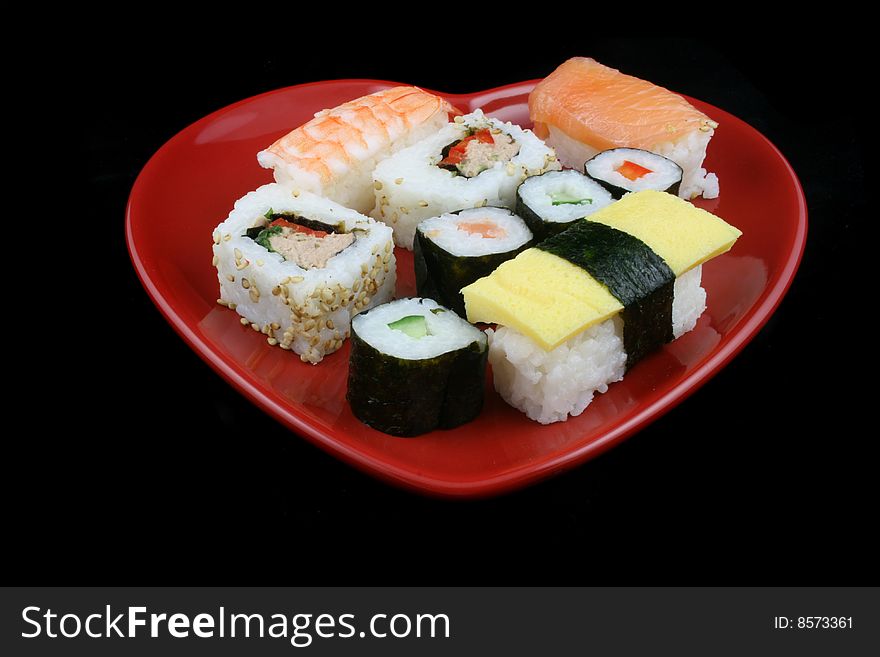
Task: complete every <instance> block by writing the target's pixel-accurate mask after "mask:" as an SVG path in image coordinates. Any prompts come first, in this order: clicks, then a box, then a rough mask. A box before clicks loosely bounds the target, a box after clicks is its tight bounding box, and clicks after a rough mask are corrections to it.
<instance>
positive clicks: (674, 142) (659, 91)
mask: <svg viewBox="0 0 880 657" xmlns="http://www.w3.org/2000/svg"><path fill="white" fill-rule="evenodd" d="M529 115H530V116H531V118H532V121H534V123H535V133H536V134H537V135H538V136H539V137H541V138H542V139H545V140H546V141H547V142H548V144H550V145H551V146H552V147H553V148H554V149H555V150H556V153H557V155H558V157H559V159H560V160H561V161H562V163H563V164H565V165H566V166H568V167H571V168H572V169H577V170H578V171H583V170H584V164H585V163H586V162H587V161H588V160H590V159H591V158H593V157H594V156H595V155H597V154H598V153H599V152H601V151H605V150H609V149H614V148H637V149H643V150H647V151H651V152H652V153H657V154H658V155H662V156H664V157H666V158H669V159H670V160H672V161H673V162H675V163H676V164H678V165H679V166H680V167H681V168H682V171H683V176H682V181H681V185H680V187H679V190H678V195H679V196H680V197H681V198H686V199H687V198H693V197H695V196H699V195H700V194H702V195H703V197H705V198H715V197H716V196H718V178H717V177H716V176H715V174H713V173H707V172H706V170H705V169H704V168H703V160H704V159H705V157H706V149H707V148H708V146H709V141H710V140H711V139H712V135H713V134H714V132H715V128H717V127H718V123H717V122H715V121H713V120H712V119H711V118H709V117H708V116H706V115H705V114H703V113H702V112H701V111H699V110H698V109H697V108H695V107H694V106H693V105H691V104H690V103H689V102H688V101H686V100H685V99H684V98H682V97H681V96H679V95H678V94H674V93H672V92H671V91H669V90H668V89H664V88H663V87H658V86H657V85H655V84H652V83H650V82H647V81H645V80H640V79H639V78H635V77H632V76H630V75H625V74H623V73H621V72H620V71H618V70H616V69H613V68H609V67H608V66H603V65H602V64H600V63H599V62H597V61H596V60H594V59H590V58H589V57H573V58H572V59H569V60H568V61H566V62H563V63H562V64H561V65H560V66H559V68H557V69H556V70H555V71H553V73H551V74H550V75H549V76H547V77H546V78H545V79H544V80H542V81H541V82H540V83H538V85H537V86H536V87H535V89H534V90H533V91H532V93H531V95H530V96H529Z"/></svg>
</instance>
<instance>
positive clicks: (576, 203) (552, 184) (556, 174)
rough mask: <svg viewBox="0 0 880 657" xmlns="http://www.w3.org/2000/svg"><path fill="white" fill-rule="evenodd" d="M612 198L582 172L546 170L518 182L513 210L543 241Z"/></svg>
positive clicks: (607, 202)
mask: <svg viewBox="0 0 880 657" xmlns="http://www.w3.org/2000/svg"><path fill="white" fill-rule="evenodd" d="M613 201H614V199H613V198H612V197H611V194H610V193H608V192H607V191H606V190H605V189H604V188H603V187H602V186H601V185H599V184H598V183H596V182H594V181H593V180H590V178H588V177H587V176H585V175H583V174H582V173H579V172H577V171H574V170H571V169H568V170H566V171H549V172H548V173H545V174H542V175H540V176H532V177H531V178H527V179H526V181H525V182H524V183H523V184H522V185H520V186H519V189H517V190H516V213H517V214H518V215H519V216H521V217H522V218H523V219H525V222H526V224H528V226H529V228H530V229H531V230H532V232H533V233H534V234H535V241H536V242H543V241H544V240H545V239H547V238H548V237H552V236H553V235H555V234H556V233H561V232H562V231H563V230H565V229H566V228H568V227H569V226H570V225H571V223H572V222H573V221H577V220H578V219H582V218H584V217H586V216H587V215H590V214H593V213H594V212H596V211H597V210H600V209H602V208H604V207H605V206H606V205H608V204H609V203H612V202H613Z"/></svg>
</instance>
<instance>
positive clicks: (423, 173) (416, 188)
mask: <svg viewBox="0 0 880 657" xmlns="http://www.w3.org/2000/svg"><path fill="white" fill-rule="evenodd" d="M560 168H561V165H560V164H559V162H558V160H557V159H556V155H555V153H554V152H553V150H552V149H550V148H548V147H547V146H546V145H545V144H544V142H542V141H541V140H540V139H538V138H537V137H536V136H535V135H534V134H533V133H532V131H531V130H523V129H522V128H520V127H519V126H516V125H513V124H511V123H504V122H502V121H499V120H498V119H494V118H491V117H488V116H485V115H484V114H483V112H482V111H481V110H476V111H475V112H473V113H471V114H467V115H465V116H457V117H455V121H454V122H452V123H450V124H448V125H446V126H445V127H444V128H443V129H441V130H440V131H439V132H437V133H435V134H434V135H432V136H430V137H428V138H426V139H423V140H422V141H420V142H419V143H417V144H415V145H414V146H410V147H409V148H405V149H403V150H402V151H399V152H398V153H396V154H394V155H392V156H391V157H389V158H388V159H386V160H383V161H382V162H380V163H379V165H378V166H377V167H376V169H375V170H374V171H373V186H374V188H375V194H376V207H375V209H374V210H373V216H374V217H376V218H377V219H379V220H381V221H384V222H385V223H386V224H388V225H389V226H391V227H392V228H393V229H394V242H395V243H396V244H397V245H398V246H403V247H406V248H407V249H412V248H413V238H414V237H415V232H416V226H418V224H419V223H420V222H421V221H423V220H424V219H428V218H429V217H437V216H439V215H441V214H443V213H444V212H452V211H455V210H461V209H463V208H478V207H483V206H497V207H506V208H510V209H511V210H512V209H513V207H514V204H515V202H516V188H517V187H518V186H519V184H520V183H521V182H522V181H523V180H525V179H526V178H528V177H529V176H537V175H540V174H542V173H544V172H545V171H553V170H556V169H560Z"/></svg>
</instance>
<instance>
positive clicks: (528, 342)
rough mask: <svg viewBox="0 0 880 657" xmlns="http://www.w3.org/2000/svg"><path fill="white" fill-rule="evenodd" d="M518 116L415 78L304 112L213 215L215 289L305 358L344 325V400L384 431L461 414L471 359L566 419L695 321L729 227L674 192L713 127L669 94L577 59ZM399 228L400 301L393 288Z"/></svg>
mask: <svg viewBox="0 0 880 657" xmlns="http://www.w3.org/2000/svg"><path fill="white" fill-rule="evenodd" d="M529 113H530V117H531V119H532V121H533V122H534V132H533V131H532V130H530V129H527V128H522V127H520V126H517V125H514V124H512V123H509V122H502V121H500V120H498V119H496V118H493V117H491V116H487V115H485V114H484V113H483V112H482V111H481V110H479V109H477V110H475V111H472V112H470V113H467V114H464V113H462V112H461V111H459V110H458V109H457V108H455V107H453V106H452V105H450V104H449V103H448V102H447V101H445V100H444V99H442V98H440V97H439V96H436V95H434V94H430V93H428V92H425V91H423V90H421V89H418V88H417V87H393V88H390V89H385V90H382V91H379V92H377V93H374V94H370V95H368V96H364V97H362V98H358V99H355V100H352V101H349V102H346V103H344V104H342V105H340V106H338V107H336V108H331V109H327V110H323V111H321V112H318V113H317V114H316V115H315V118H314V119H312V120H310V121H308V122H307V123H305V124H304V125H302V126H299V127H297V128H295V129H294V130H292V131H291V132H290V133H288V134H287V135H284V136H282V137H281V138H280V139H278V140H277V141H275V142H274V143H273V144H272V145H270V146H269V147H268V148H266V149H265V150H263V151H261V152H260V153H258V155H257V159H258V161H259V163H260V164H261V165H262V166H264V167H266V168H271V169H273V171H274V177H275V181H276V182H274V183H271V184H267V185H263V186H262V187H260V188H258V189H257V190H255V191H253V192H250V193H249V194H247V195H246V196H244V197H243V198H241V199H240V200H238V201H237V202H236V203H235V206H234V208H233V210H232V211H231V212H230V214H229V216H228V217H227V218H226V220H224V221H223V222H222V223H221V224H220V225H219V226H218V227H217V228H216V229H215V230H214V234H213V237H214V246H213V251H214V266H215V267H216V268H217V275H218V281H219V284H220V298H219V299H218V303H220V304H221V305H223V306H226V307H228V308H230V309H231V310H234V311H235V312H237V313H238V314H239V315H240V316H241V323H242V324H243V325H246V326H250V327H251V328H252V329H254V330H256V331H259V332H261V333H263V334H264V335H266V340H267V342H268V343H269V344H270V345H273V346H278V347H280V348H282V349H286V350H289V351H293V352H295V353H296V354H298V355H299V358H300V359H301V360H302V361H303V362H305V363H310V364H313V365H317V364H318V363H320V361H321V360H322V359H324V358H325V357H326V356H328V355H329V354H332V353H333V352H335V351H337V350H339V349H340V348H341V347H342V346H343V344H344V343H345V341H346V340H349V342H350V352H349V374H348V385H347V395H346V398H347V400H348V402H349V406H350V408H351V411H352V413H353V415H354V416H355V417H356V418H357V419H359V420H360V421H361V422H363V423H364V424H366V425H368V426H370V427H373V428H374V429H377V430H379V431H382V432H384V433H387V434H390V435H394V436H417V435H420V434H424V433H426V432H430V431H433V430H435V429H450V428H453V427H456V426H459V425H461V424H464V423H466V422H469V421H470V420H472V419H474V418H475V417H476V416H477V415H478V414H479V413H480V411H481V409H482V407H483V399H484V394H485V392H484V391H485V389H486V379H487V364H491V366H492V377H491V378H492V381H493V385H494V388H495V390H496V391H497V392H498V394H499V395H500V396H501V398H503V399H504V400H505V401H506V402H507V403H509V404H510V405H511V406H513V407H515V408H517V409H519V410H521V411H522V412H523V413H525V414H526V416H528V417H529V418H530V419H531V420H534V421H536V422H540V423H543V424H549V423H553V422H560V421H565V420H567V419H568V418H569V417H572V416H576V415H579V414H580V413H582V412H583V411H584V410H585V409H586V408H587V406H588V405H589V404H590V403H591V401H592V400H593V398H594V397H595V395H596V393H602V392H605V391H606V390H607V389H608V386H609V385H611V384H612V383H614V382H615V381H619V380H620V379H622V378H623V377H624V375H625V374H626V372H627V371H628V370H629V369H630V368H632V367H634V366H636V365H637V363H638V362H639V361H640V360H642V359H643V358H645V357H647V356H648V355H650V354H651V353H652V352H654V351H656V350H658V349H660V348H661V347H662V346H663V345H664V344H666V343H667V342H670V341H671V340H674V339H676V338H678V337H680V336H681V335H683V334H684V333H686V332H688V331H690V330H691V329H693V328H694V326H695V325H696V323H697V320H698V319H699V317H700V315H701V314H702V313H703V311H704V310H705V308H706V302H707V299H706V292H705V290H704V289H703V288H702V286H701V279H702V266H703V264H704V263H705V262H707V261H708V260H710V259H711V258H713V257H715V256H718V255H721V254H722V253H725V252H726V251H727V250H729V249H730V248H731V247H732V246H733V244H734V243H735V241H736V240H737V238H738V237H739V236H740V234H741V233H740V231H739V230H737V229H736V228H735V227H733V226H730V225H729V224H727V223H726V222H725V221H724V220H722V219H721V218H719V217H717V216H715V215H713V214H711V213H709V212H706V211H705V210H701V209H699V208H697V207H696V206H694V205H692V204H691V203H689V202H688V201H687V200H683V199H691V198H693V197H695V196H698V195H700V194H702V195H703V196H704V197H706V198H711V197H714V196H717V195H718V192H719V184H718V180H717V177H716V176H715V175H714V174H711V173H707V172H706V170H705V169H704V168H703V161H704V158H705V155H706V149H707V148H708V146H709V141H710V140H711V138H712V135H713V134H714V130H715V129H716V128H717V127H718V124H717V123H716V122H715V121H713V120H712V119H710V118H709V117H707V116H706V115H704V114H703V113H702V112H700V111H699V110H697V109H696V108H694V107H693V106H691V105H690V104H689V103H688V102H687V101H686V100H685V99H683V98H681V97H680V96H678V95H676V94H674V93H672V92H670V91H667V90H666V89H663V88H662V87H658V86H656V85H653V84H651V83H649V82H646V81H644V80H639V79H638V78H633V77H631V76H627V75H625V74H623V73H620V72H619V71H616V70H614V69H611V68H608V67H606V66H603V65H602V64H599V63H598V62H596V61H594V60H592V59H589V58H583V57H576V58H573V59H571V60H568V61H567V62H564V63H563V64H562V65H560V66H559V67H558V68H557V69H556V70H555V71H554V72H552V73H551V74H550V75H549V76H548V77H547V78H545V79H544V80H543V81H542V82H540V83H538V85H537V86H536V87H535V88H534V90H533V91H532V93H531V95H530V97H529ZM395 245H396V246H397V247H400V248H404V249H409V250H413V252H414V253H413V263H414V274H415V279H416V286H417V293H418V295H419V296H418V297H417V298H401V299H395V292H396V290H395V285H396V280H397V273H398V272H397V259H396V257H395V248H394V247H395ZM486 325H488V326H486Z"/></svg>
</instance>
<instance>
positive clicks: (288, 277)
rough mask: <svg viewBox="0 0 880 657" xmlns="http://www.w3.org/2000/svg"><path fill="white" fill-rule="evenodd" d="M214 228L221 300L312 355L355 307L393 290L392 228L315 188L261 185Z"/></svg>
mask: <svg viewBox="0 0 880 657" xmlns="http://www.w3.org/2000/svg"><path fill="white" fill-rule="evenodd" d="M213 237H214V247H213V250H214V266H215V267H216V268H217V278H218V280H219V282H220V298H219V299H218V303H220V304H221V305H224V306H227V307H229V308H231V309H233V310H235V311H236V312H237V313H238V314H239V315H241V317H242V320H241V321H242V324H246V325H249V326H250V327H251V328H253V329H254V330H256V331H260V332H262V333H263V334H265V335H266V339H267V340H268V342H269V344H270V345H278V346H280V347H281V348H282V349H289V350H292V351H294V352H296V353H297V354H299V355H300V359H301V360H302V361H304V362H307V363H313V364H314V363H318V362H320V361H321V359H322V358H323V357H324V356H325V355H327V354H329V353H332V352H334V351H336V350H337V349H339V348H340V347H341V346H342V343H343V341H344V340H345V339H346V338H347V337H348V334H349V326H350V324H351V318H352V317H353V316H354V315H356V314H357V313H359V312H361V311H362V310H366V309H367V308H370V307H371V306H373V305H377V304H381V303H384V302H386V301H388V300H389V299H391V298H392V296H393V295H394V286H395V281H396V277H397V268H396V262H395V258H394V244H393V241H392V237H391V229H389V228H388V227H387V226H386V225H385V224H382V223H379V222H377V221H374V220H372V219H370V218H369V217H365V216H364V215H362V214H359V213H357V212H355V211H354V210H351V209H349V208H345V207H342V206H341V205H339V204H338V203H334V202H333V201H329V200H327V199H325V198H321V197H319V196H315V195H314V194H311V193H309V192H301V191H298V190H295V189H293V188H291V187H289V186H286V185H279V184H277V183H272V184H269V185H263V186H262V187H260V188H259V189H257V190H256V191H253V192H250V193H249V194H247V195H245V196H244V197H243V198H241V199H239V200H238V201H236V202H235V207H234V208H233V210H232V212H230V214H229V217H228V218H227V219H226V220H225V221H224V222H222V223H221V224H220V225H219V226H217V228H215V229H214V234H213Z"/></svg>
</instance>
